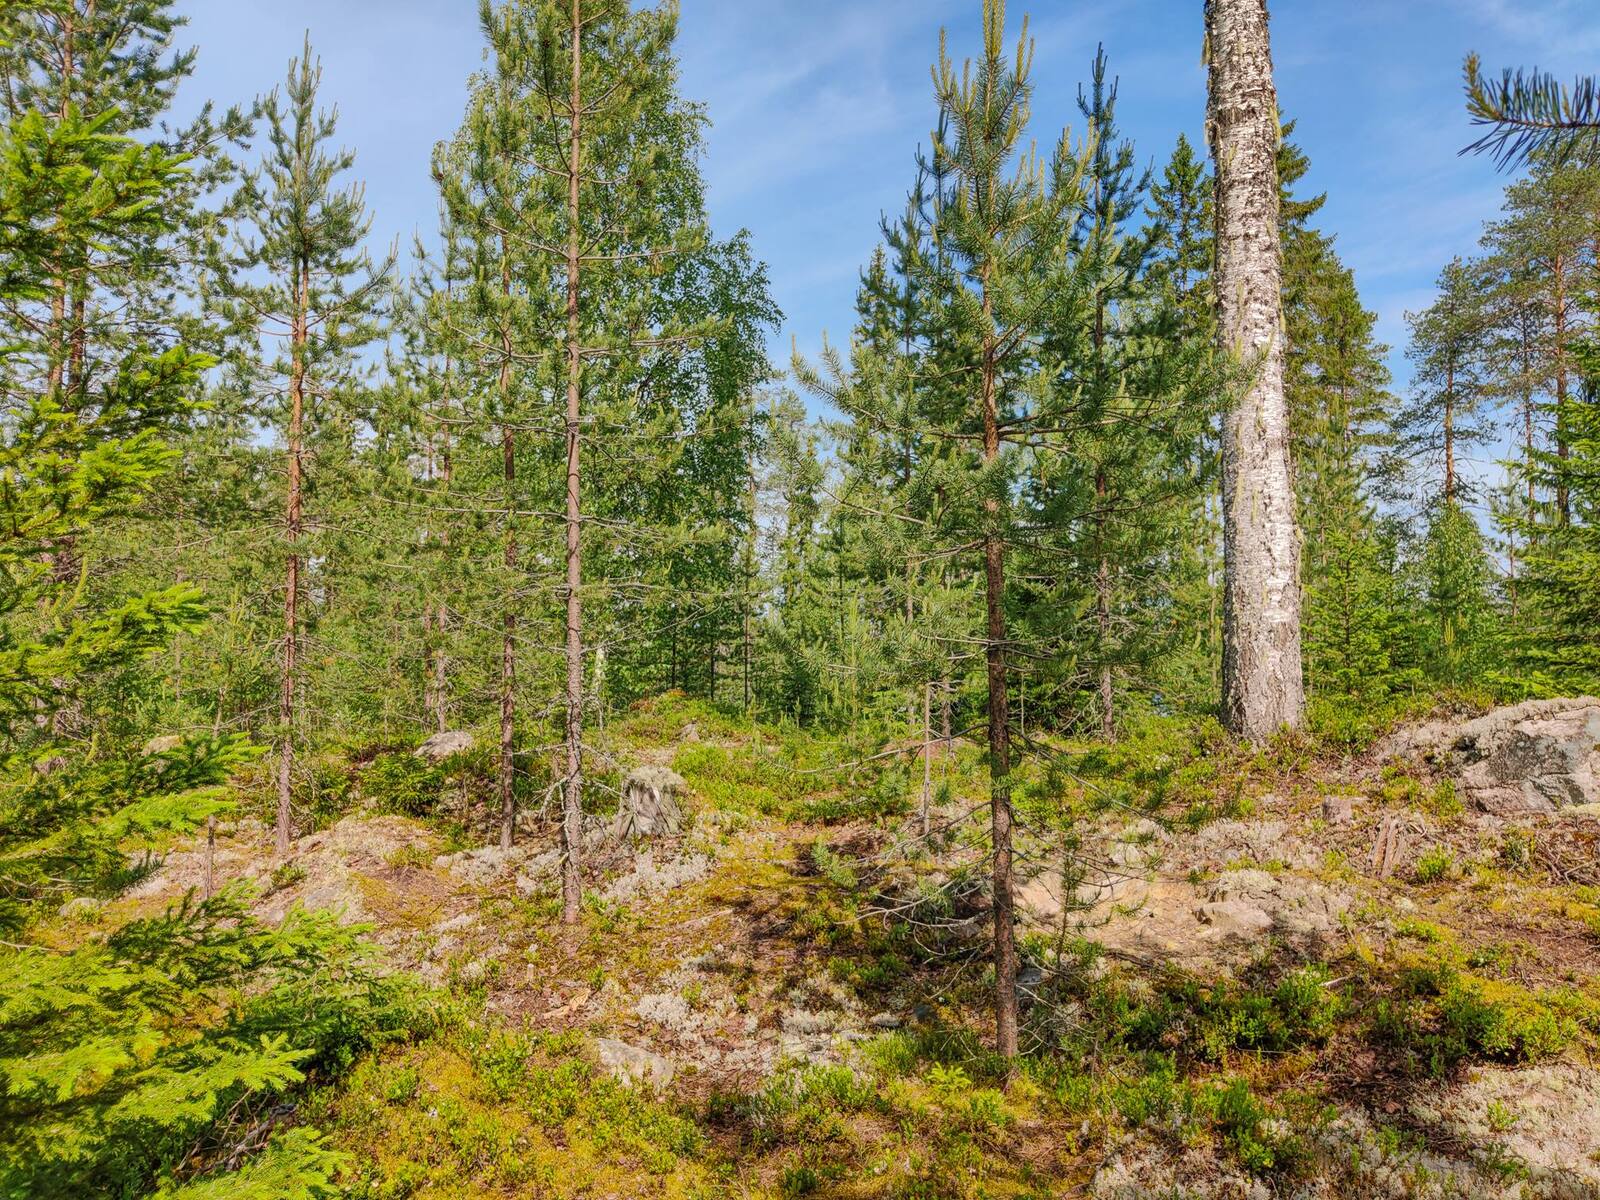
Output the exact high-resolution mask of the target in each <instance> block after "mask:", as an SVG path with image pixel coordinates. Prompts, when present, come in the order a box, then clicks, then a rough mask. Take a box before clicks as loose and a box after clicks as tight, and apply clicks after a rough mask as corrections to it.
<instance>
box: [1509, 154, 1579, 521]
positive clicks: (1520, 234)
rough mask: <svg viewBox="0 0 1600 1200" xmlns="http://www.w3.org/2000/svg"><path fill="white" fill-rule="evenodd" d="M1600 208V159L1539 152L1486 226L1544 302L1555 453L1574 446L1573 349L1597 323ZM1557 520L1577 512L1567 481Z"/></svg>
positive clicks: (1526, 298)
mask: <svg viewBox="0 0 1600 1200" xmlns="http://www.w3.org/2000/svg"><path fill="white" fill-rule="evenodd" d="M1597 211H1600V164H1597V163H1592V162H1589V161H1586V160H1583V159H1569V158H1563V157H1561V156H1560V155H1550V154H1541V155H1536V156H1535V157H1534V159H1533V163H1532V169H1531V170H1530V171H1529V173H1528V176H1527V177H1526V178H1525V179H1522V180H1519V181H1518V182H1516V183H1514V184H1512V185H1511V186H1510V187H1508V188H1507V189H1506V196H1505V204H1504V208H1503V215H1502V216H1501V218H1500V219H1499V220H1497V221H1493V222H1491V223H1490V224H1489V225H1488V227H1487V228H1486V229H1485V231H1484V238H1483V244H1484V248H1485V249H1486V250H1487V251H1488V254H1489V256H1490V258H1491V259H1492V260H1493V261H1495V262H1498V263H1501V264H1514V265H1515V266H1516V267H1517V274H1516V292H1517V294H1518V296H1519V298H1520V299H1521V301H1522V302H1524V303H1527V302H1530V301H1531V302H1533V303H1535V304H1537V305H1539V306H1541V307H1542V308H1543V310H1544V319H1543V321H1542V322H1541V324H1542V325H1543V329H1542V333H1543V336H1542V337H1541V338H1540V340H1539V343H1538V353H1537V356H1536V360H1535V361H1536V364H1537V365H1536V366H1534V368H1533V372H1534V373H1535V374H1536V375H1537V377H1538V379H1539V381H1540V383H1541V388H1540V390H1541V391H1543V392H1544V393H1545V394H1546V395H1547V396H1548V397H1549V403H1550V406H1551V407H1550V409H1549V415H1550V416H1551V417H1553V426H1554V427H1553V429H1552V430H1551V437H1552V440H1553V442H1554V444H1555V453H1556V455H1557V457H1561V456H1564V455H1567V454H1569V453H1570V447H1569V446H1568V444H1567V441H1568V439H1567V433H1566V428H1565V424H1564V422H1565V414H1566V413H1567V412H1568V411H1570V410H1569V409H1568V408H1567V405H1566V402H1567V400H1568V399H1569V398H1570V397H1571V396H1572V395H1573V394H1574V390H1575V386H1576V383H1577V381H1578V370H1577V365H1576V361H1575V349H1576V347H1577V346H1578V345H1579V344H1580V343H1581V342H1582V341H1583V340H1584V338H1585V337H1586V336H1587V335H1588V332H1589V330H1590V329H1591V328H1592V320H1591V314H1590V313H1589V312H1588V311H1587V306H1586V305H1585V302H1584V295H1585V290H1586V288H1587V287H1588V286H1589V283H1588V281H1589V280H1591V279H1592V278H1593V272H1594V270H1595V264H1596V257H1595V255H1596V246H1595V238H1594V219H1595V213H1596V212H1597ZM1555 487H1556V490H1555V492H1554V496H1553V500H1554V513H1553V517H1554V520H1555V521H1556V522H1557V523H1559V524H1565V523H1567V522H1568V521H1569V520H1570V519H1571V504H1570V503H1569V500H1568V497H1567V495H1566V492H1565V491H1564V490H1563V489H1564V487H1565V484H1564V483H1563V482H1557V483H1556V485H1555Z"/></svg>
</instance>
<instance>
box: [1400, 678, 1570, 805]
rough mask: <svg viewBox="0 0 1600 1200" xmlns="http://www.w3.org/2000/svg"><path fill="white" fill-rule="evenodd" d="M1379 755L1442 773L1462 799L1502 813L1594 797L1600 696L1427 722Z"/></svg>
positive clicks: (1531, 703)
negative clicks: (1428, 765) (1447, 775)
mask: <svg viewBox="0 0 1600 1200" xmlns="http://www.w3.org/2000/svg"><path fill="white" fill-rule="evenodd" d="M1379 753H1380V755H1381V756H1382V757H1385V758H1414V759H1423V760H1426V761H1429V762H1432V763H1434V764H1436V765H1438V766H1440V767H1442V768H1443V769H1444V770H1446V771H1448V772H1449V773H1450V774H1451V776H1452V777H1453V778H1454V779H1455V781H1456V786H1457V788H1458V789H1459V790H1460V792H1461V796H1462V799H1463V800H1465V801H1467V802H1468V803H1472V804H1476V805H1477V806H1478V807H1479V808H1482V809H1483V810H1484V811H1485V812H1491V813H1495V814H1497V815H1501V816H1506V815H1512V814H1516V813H1525V812H1553V811H1556V810H1558V809H1563V808H1569V807H1574V806H1577V805H1585V804H1594V803H1596V802H1600V699H1596V698H1595V697H1593V696H1581V697H1577V698H1575V699H1565V700H1528V701H1525V702H1524V703H1522V704H1514V705H1511V706H1509V707H1506V708H1497V709H1495V710H1494V711H1493V712H1489V713H1485V714H1484V715H1483V716H1481V717H1476V718H1473V719H1472V720H1468V721H1430V722H1428V723H1426V724H1423V725H1417V726H1414V727H1412V728H1410V729H1403V730H1401V731H1400V732H1398V733H1396V734H1394V735H1393V736H1392V737H1390V738H1389V739H1387V740H1386V741H1385V742H1384V743H1383V744H1382V745H1381V746H1380V747H1379Z"/></svg>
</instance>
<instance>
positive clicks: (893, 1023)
mask: <svg viewBox="0 0 1600 1200" xmlns="http://www.w3.org/2000/svg"><path fill="white" fill-rule="evenodd" d="M867 1024H868V1025H871V1026H872V1027H873V1028H874V1029H899V1028H900V1026H902V1025H904V1024H905V1018H904V1017H902V1016H900V1015H899V1014H898V1013H892V1012H881V1013H873V1014H872V1016H870V1017H868V1018H867Z"/></svg>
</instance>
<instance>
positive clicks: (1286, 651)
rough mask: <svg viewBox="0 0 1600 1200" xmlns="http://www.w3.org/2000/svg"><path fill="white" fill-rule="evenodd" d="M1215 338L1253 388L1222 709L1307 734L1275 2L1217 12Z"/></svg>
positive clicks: (1227, 576)
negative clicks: (1272, 24)
mask: <svg viewBox="0 0 1600 1200" xmlns="http://www.w3.org/2000/svg"><path fill="white" fill-rule="evenodd" d="M1205 18H1206V42H1207V46H1208V50H1209V58H1210V80H1209V82H1210V96H1209V101H1210V103H1209V110H1208V114H1207V118H1208V119H1207V125H1208V133H1209V135H1210V142H1211V153H1212V159H1213V161H1214V163H1215V165H1216V210H1217V212H1216V217H1217V250H1216V253H1217V267H1216V295H1217V308H1218V313H1217V316H1218V326H1219V334H1220V341H1221V344H1222V347H1223V349H1224V350H1225V351H1226V352H1228V353H1229V354H1230V355H1231V356H1232V357H1233V359H1234V360H1235V361H1236V362H1238V363H1240V364H1241V365H1242V366H1243V368H1244V369H1245V370H1246V371H1247V372H1248V385H1247V387H1246V389H1245V390H1244V392H1243V394H1242V395H1240V396H1239V397H1237V399H1236V400H1235V401H1234V403H1233V404H1232V406H1231V407H1230V409H1229V411H1228V413H1227V415H1226V417H1225V419H1224V421H1223V436H1222V495H1223V555H1224V566H1223V580H1224V582H1223V587H1224V594H1223V617H1222V636H1223V654H1222V707H1223V715H1224V718H1225V720H1226V722H1227V725H1228V727H1229V728H1230V729H1231V730H1233V732H1234V733H1236V734H1238V735H1239V736H1241V737H1244V738H1247V739H1248V740H1250V741H1253V742H1260V741H1264V740H1265V739H1266V738H1268V737H1270V736H1271V735H1272V734H1273V733H1274V732H1276V731H1277V730H1279V729H1282V728H1286V727H1287V728H1295V727H1297V726H1298V725H1299V724H1300V721H1301V718H1302V716H1303V714H1304V708H1305V691H1304V679H1303V676H1302V673H1301V670H1302V668H1301V662H1300V537H1299V531H1298V529H1297V528H1296V519H1295V493H1294V478H1293V472H1292V469H1291V466H1290V461H1289V411H1288V404H1287V402H1286V399H1285V396H1284V388H1283V371H1284V339H1283V332H1282V330H1283V291H1282V261H1281V251H1280V246H1279V235H1278V172H1277V164H1276V156H1277V149H1278V139H1279V125H1278V104H1277V94H1276V91H1275V90H1274V87H1273V82H1272V53H1271V48H1270V44H1269V39H1268V35H1267V6H1266V0H1207V3H1206V9H1205Z"/></svg>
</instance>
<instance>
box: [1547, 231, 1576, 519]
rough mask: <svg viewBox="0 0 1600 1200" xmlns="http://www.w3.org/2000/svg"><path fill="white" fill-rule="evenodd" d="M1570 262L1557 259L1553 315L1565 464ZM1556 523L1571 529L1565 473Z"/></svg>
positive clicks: (1559, 438)
mask: <svg viewBox="0 0 1600 1200" xmlns="http://www.w3.org/2000/svg"><path fill="white" fill-rule="evenodd" d="M1566 265H1567V264H1566V261H1565V259H1564V258H1563V257H1562V256H1561V255H1559V254H1558V255H1557V256H1556V260H1555V264H1554V274H1555V286H1556V291H1555V311H1554V312H1553V313H1552V314H1551V316H1552V318H1553V320H1554V324H1555V351H1556V457H1558V458H1560V459H1561V460H1562V461H1563V462H1565V461H1566V460H1567V459H1568V458H1569V457H1570V456H1571V454H1572V448H1571V446H1570V445H1568V437H1567V292H1566ZM1556 521H1557V523H1558V524H1561V525H1567V524H1570V523H1571V521H1572V500H1571V498H1570V497H1569V496H1568V494H1567V476H1566V472H1565V471H1562V472H1560V473H1558V474H1557V475H1556Z"/></svg>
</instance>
